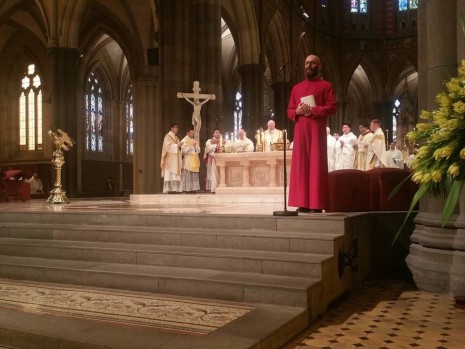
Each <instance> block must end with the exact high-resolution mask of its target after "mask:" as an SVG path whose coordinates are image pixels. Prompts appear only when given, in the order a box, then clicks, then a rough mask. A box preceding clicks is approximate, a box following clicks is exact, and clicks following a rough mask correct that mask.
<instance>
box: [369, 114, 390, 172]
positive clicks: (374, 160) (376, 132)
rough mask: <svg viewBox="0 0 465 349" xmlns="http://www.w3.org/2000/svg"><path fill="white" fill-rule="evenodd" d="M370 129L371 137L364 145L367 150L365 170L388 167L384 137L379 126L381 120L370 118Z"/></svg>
mask: <svg viewBox="0 0 465 349" xmlns="http://www.w3.org/2000/svg"><path fill="white" fill-rule="evenodd" d="M370 129H371V130H372V131H373V138H372V139H371V142H370V144H369V145H368V146H366V148H367V150H368V153H367V170H372V169H374V168H383V167H388V166H387V161H386V139H385V137H384V133H383V129H382V128H381V121H380V120H379V119H373V120H371V123H370Z"/></svg>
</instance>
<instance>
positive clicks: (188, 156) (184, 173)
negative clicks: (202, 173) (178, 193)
mask: <svg viewBox="0 0 465 349" xmlns="http://www.w3.org/2000/svg"><path fill="white" fill-rule="evenodd" d="M181 142H182V147H181V152H182V155H183V157H182V169H181V190H182V191H185V192H187V193H192V192H195V191H197V190H200V183H199V169H200V159H199V153H200V147H199V144H198V143H197V141H196V140H195V139H194V129H193V128H191V129H189V130H188V131H187V134H186V136H185V137H184V138H183V139H182V141H181Z"/></svg>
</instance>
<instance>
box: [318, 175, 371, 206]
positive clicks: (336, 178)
mask: <svg viewBox="0 0 465 349" xmlns="http://www.w3.org/2000/svg"><path fill="white" fill-rule="evenodd" d="M328 183H329V209H328V210H327V211H332V212H367V211H370V175H369V174H368V173H366V172H365V171H360V170H337V171H332V172H330V173H329V174H328Z"/></svg>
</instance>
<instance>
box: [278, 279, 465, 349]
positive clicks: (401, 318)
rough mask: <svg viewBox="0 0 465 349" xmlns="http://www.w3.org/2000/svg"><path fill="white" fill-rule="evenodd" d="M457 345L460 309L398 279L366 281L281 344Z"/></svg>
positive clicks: (463, 313) (337, 347)
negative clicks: (349, 296) (304, 329)
mask: <svg viewBox="0 0 465 349" xmlns="http://www.w3.org/2000/svg"><path fill="white" fill-rule="evenodd" d="M359 348H362V349H391V348H392V349H463V348H465V310H463V309H459V308H457V307H455V301H454V298H453V297H451V296H448V295H439V294H433V293H427V292H421V291H418V290H416V289H415V288H414V287H413V286H412V285H411V284H409V283H406V282H402V281H392V280H388V281H386V280H383V281H380V282H369V283H366V284H365V285H364V287H362V288H361V289H360V290H359V291H358V292H357V293H355V294H354V295H353V296H352V297H351V298H349V299H348V300H347V301H345V302H344V303H342V304H341V305H340V306H338V307H336V308H334V309H333V310H331V311H330V312H328V313H327V314H325V315H324V316H323V318H322V319H321V320H319V321H318V322H316V323H315V324H314V325H312V326H311V327H310V328H309V329H308V330H306V331H305V332H304V333H302V334H301V335H300V336H298V337H297V338H296V339H294V340H293V341H292V342H291V343H290V344H288V345H287V346H285V347H284V348H283V349H359Z"/></svg>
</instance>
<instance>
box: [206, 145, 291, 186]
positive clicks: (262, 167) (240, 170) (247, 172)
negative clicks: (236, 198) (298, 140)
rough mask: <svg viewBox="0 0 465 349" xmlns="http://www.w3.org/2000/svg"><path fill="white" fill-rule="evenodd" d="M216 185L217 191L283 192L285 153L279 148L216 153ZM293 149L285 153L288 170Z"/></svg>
mask: <svg viewBox="0 0 465 349" xmlns="http://www.w3.org/2000/svg"><path fill="white" fill-rule="evenodd" d="M212 156H213V157H214V158H215V159H216V165H217V167H218V173H219V177H220V178H219V184H218V187H217V188H216V190H215V193H216V194H283V193H284V187H283V185H284V168H283V164H284V154H283V152H282V151H269V152H244V153H216V154H214V155H212ZM291 159H292V151H287V152H286V167H287V173H288V183H287V184H288V185H289V170H290V167H291Z"/></svg>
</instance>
